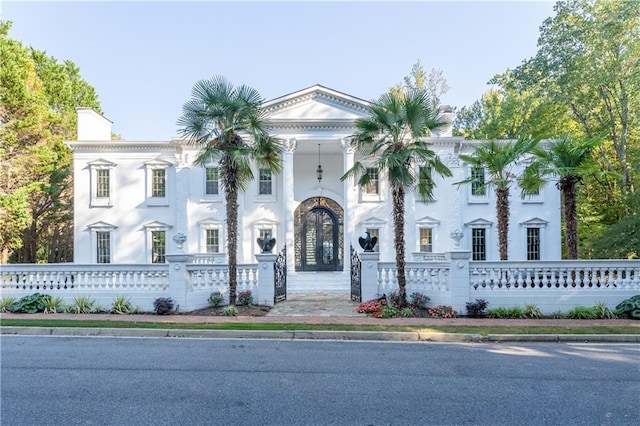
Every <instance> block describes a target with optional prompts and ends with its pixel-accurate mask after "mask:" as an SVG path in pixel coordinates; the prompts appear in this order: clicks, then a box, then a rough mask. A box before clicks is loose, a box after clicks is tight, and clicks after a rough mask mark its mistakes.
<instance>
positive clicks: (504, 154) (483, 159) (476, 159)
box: [458, 136, 539, 260]
mask: <svg viewBox="0 0 640 426" xmlns="http://www.w3.org/2000/svg"><path fill="white" fill-rule="evenodd" d="M538 141H539V140H538V139H537V138H530V137H528V136H527V137H520V138H518V139H517V140H516V141H496V140H489V141H483V142H481V143H480V144H479V145H477V146H476V147H475V149H474V152H473V153H472V154H471V155H462V154H461V155H460V159H461V160H462V161H465V162H467V163H468V164H469V165H471V166H472V167H481V168H483V169H484V172H485V174H486V176H485V180H484V181H483V182H480V181H478V178H476V177H475V176H472V177H469V178H468V179H465V180H463V181H460V182H458V184H473V183H476V184H479V185H480V186H479V189H481V190H484V191H486V190H489V189H494V190H495V192H496V220H497V222H498V247H499V249H500V260H508V259H509V216H510V212H509V203H510V201H509V192H510V188H511V186H512V185H513V184H514V183H515V182H516V179H517V174H516V173H515V168H516V166H517V162H518V161H519V160H520V159H522V158H523V157H525V156H526V155H528V154H530V153H531V152H532V151H533V150H534V148H535V147H536V146H537V144H538Z"/></svg>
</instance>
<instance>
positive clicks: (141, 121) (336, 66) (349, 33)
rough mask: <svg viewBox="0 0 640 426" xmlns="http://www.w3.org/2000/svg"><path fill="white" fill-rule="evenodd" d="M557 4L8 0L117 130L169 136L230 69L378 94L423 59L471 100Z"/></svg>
mask: <svg viewBox="0 0 640 426" xmlns="http://www.w3.org/2000/svg"><path fill="white" fill-rule="evenodd" d="M554 4H555V3H554V2H550V1H493V2H488V1H478V0H476V1H412V2H390V1H388V2H385V1H374V2H364V1H351V2H349V1H322V2H320V1H318V2H311V1H283V2H273V1H254V2H249V1H236V2H221V1H193V2H150V1H136V2H125V1H115V2H105V1H94V2H83V1H67V2H55V1H46V2H30V1H26V2H25V1H8V0H0V7H1V9H0V13H1V18H2V20H5V21H12V22H13V26H12V28H11V30H10V32H9V36H10V37H11V38H14V39H17V40H20V41H21V42H22V43H24V44H25V45H30V46H32V47H34V48H36V49H39V50H44V51H46V52H47V54H48V55H50V56H53V57H55V58H56V59H58V60H59V61H63V60H70V61H72V62H74V63H75V64H76V65H77V66H78V67H79V68H80V74H81V76H82V77H83V78H84V79H85V80H86V81H87V82H88V83H89V84H90V85H92V86H93V87H94V88H95V89H96V91H97V93H98V97H99V100H100V103H101V105H102V110H103V113H104V115H105V117H107V118H108V119H109V120H111V121H112V122H113V132H114V133H117V134H119V135H121V136H122V138H123V139H125V140H168V139H170V138H171V137H173V136H175V135H176V134H177V130H178V127H177V125H176V121H177V120H178V118H179V117H180V115H181V112H182V106H183V105H184V103H185V102H187V101H188V100H189V98H190V93H191V89H192V87H193V85H194V83H195V82H197V81H198V80H202V79H208V78H211V77H213V76H215V75H223V76H225V77H226V78H227V79H229V80H230V81H231V82H232V83H233V84H234V85H240V84H246V85H249V86H252V87H254V88H255V89H257V90H258V91H259V92H260V93H261V95H262V96H263V97H264V98H265V100H269V99H273V98H277V97H280V96H283V95H286V94H289V93H292V92H295V91H297V90H301V89H304V88H306V87H309V86H312V85H314V84H321V85H323V86H326V87H329V88H331V89H334V90H337V91H340V92H344V93H347V94H349V95H352V96H356V97H359V98H362V99H365V100H373V99H375V98H377V97H378V96H379V95H381V94H382V93H384V92H386V91H388V90H389V88H390V87H392V86H393V85H395V84H397V83H400V82H401V81H402V79H403V77H404V76H406V75H409V73H410V72H411V67H412V66H413V64H414V63H416V61H418V60H420V61H421V62H422V65H423V67H424V68H425V69H426V70H427V71H430V70H431V69H432V68H437V69H441V70H442V71H443V74H444V77H445V78H446V80H447V84H448V85H449V86H450V89H449V91H448V92H447V93H446V94H444V96H442V99H441V101H442V103H443V104H449V105H452V106H454V107H457V108H460V107H463V106H465V105H467V106H468V105H471V104H472V103H473V102H474V101H476V100H478V99H479V98H480V97H481V96H482V94H483V93H485V92H486V91H487V90H488V89H489V88H490V86H488V85H487V82H488V81H489V80H490V79H491V78H492V77H493V76H494V75H496V74H499V73H503V72H505V71H506V70H507V69H513V68H515V67H517V66H518V65H520V64H521V63H522V61H523V60H525V59H527V58H530V57H532V56H533V55H535V53H536V51H537V39H538V36H539V27H540V25H541V24H542V22H543V21H544V20H545V19H546V18H548V17H551V16H553V14H554V12H553V6H554Z"/></svg>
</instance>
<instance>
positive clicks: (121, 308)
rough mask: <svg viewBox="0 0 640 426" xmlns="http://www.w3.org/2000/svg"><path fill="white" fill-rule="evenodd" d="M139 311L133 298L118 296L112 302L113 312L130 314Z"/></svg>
mask: <svg viewBox="0 0 640 426" xmlns="http://www.w3.org/2000/svg"><path fill="white" fill-rule="evenodd" d="M136 311H137V309H136V308H135V306H133V304H132V303H131V298H130V297H126V296H118V297H116V298H115V299H114V300H113V303H112V304H111V313H113V314H118V315H129V314H133V313H135V312H136Z"/></svg>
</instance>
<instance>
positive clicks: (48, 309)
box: [44, 296, 65, 314]
mask: <svg viewBox="0 0 640 426" xmlns="http://www.w3.org/2000/svg"><path fill="white" fill-rule="evenodd" d="M64 309H65V306H64V302H63V300H62V297H57V296H56V297H54V296H51V297H49V298H47V299H46V300H45V302H44V313H45V314H57V313H58V312H64Z"/></svg>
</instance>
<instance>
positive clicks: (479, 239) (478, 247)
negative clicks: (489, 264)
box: [471, 228, 487, 260]
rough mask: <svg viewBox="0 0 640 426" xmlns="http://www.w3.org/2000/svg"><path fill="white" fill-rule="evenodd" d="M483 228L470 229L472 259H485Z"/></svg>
mask: <svg viewBox="0 0 640 426" xmlns="http://www.w3.org/2000/svg"><path fill="white" fill-rule="evenodd" d="M486 231H487V230H486V229H485V228H472V229H471V253H472V259H473V260H487V235H486Z"/></svg>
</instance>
